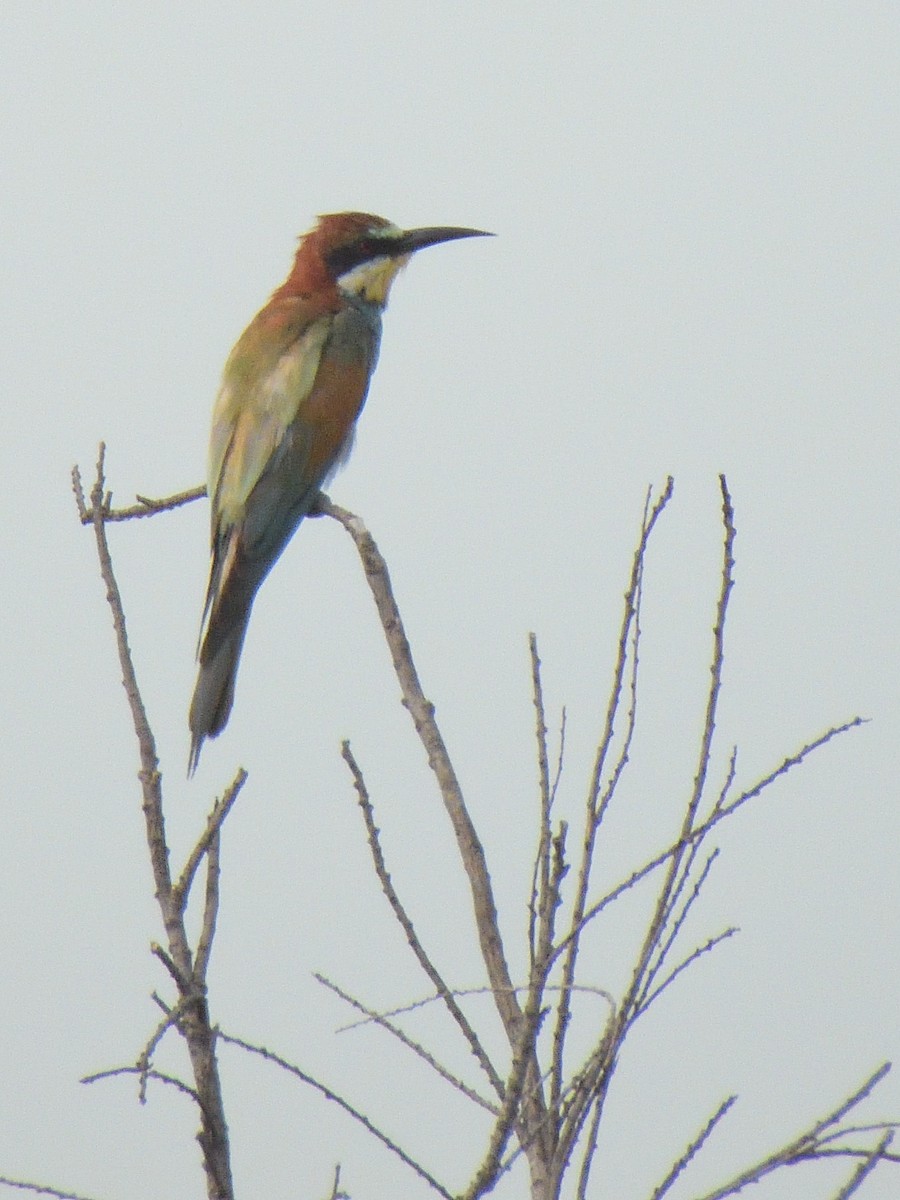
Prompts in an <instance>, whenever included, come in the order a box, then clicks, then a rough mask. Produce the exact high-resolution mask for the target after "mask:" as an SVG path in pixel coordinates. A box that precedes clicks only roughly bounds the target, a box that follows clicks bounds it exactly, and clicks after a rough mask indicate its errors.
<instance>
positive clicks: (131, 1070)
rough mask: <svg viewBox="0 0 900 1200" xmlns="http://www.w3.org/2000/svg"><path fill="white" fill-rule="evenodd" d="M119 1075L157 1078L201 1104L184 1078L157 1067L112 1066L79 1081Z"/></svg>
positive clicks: (95, 1080)
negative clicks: (159, 1069)
mask: <svg viewBox="0 0 900 1200" xmlns="http://www.w3.org/2000/svg"><path fill="white" fill-rule="evenodd" d="M117 1075H146V1076H147V1077H148V1078H149V1079H157V1080H158V1081H159V1082H160V1083H167V1084H168V1085H169V1086H170V1087H173V1088H175V1090H176V1091H178V1092H181V1093H182V1094H183V1095H185V1096H189V1097H190V1099H191V1100H193V1101H194V1103H195V1104H200V1097H199V1095H198V1094H197V1092H195V1091H194V1089H193V1088H192V1087H189V1086H188V1085H187V1084H186V1083H185V1082H184V1081H183V1080H181V1079H178V1078H176V1077H175V1076H174V1075H166V1074H165V1073H164V1072H162V1071H157V1070H156V1069H154V1070H152V1071H144V1070H143V1069H142V1068H141V1067H135V1066H129V1067H112V1068H111V1069H110V1070H109V1071H95V1072H94V1073H93V1074H92V1075H84V1076H83V1077H82V1078H81V1079H80V1080H79V1083H99V1082H100V1081H101V1080H103V1079H114V1078H115V1077H116V1076H117Z"/></svg>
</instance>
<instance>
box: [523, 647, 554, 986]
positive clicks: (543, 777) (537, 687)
mask: <svg viewBox="0 0 900 1200" xmlns="http://www.w3.org/2000/svg"><path fill="white" fill-rule="evenodd" d="M528 646H529V650H530V653H531V694H532V701H533V703H534V717H535V738H536V740H537V758H538V782H539V795H540V819H539V830H540V832H539V835H538V847H537V852H536V854H535V860H534V868H533V870H532V873H531V896H530V899H529V903H528V913H529V916H528V946H529V952H530V955H531V962H532V965H533V964H534V960H535V957H536V956H537V918H538V907H539V904H540V900H539V897H541V896H546V894H547V885H548V883H549V879H550V764H549V761H548V758H547V721H546V718H545V715H544V693H543V687H542V685H541V660H540V658H539V657H538V648H537V637H536V636H535V635H534V634H533V633H531V634H529V635H528Z"/></svg>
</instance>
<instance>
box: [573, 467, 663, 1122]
mask: <svg viewBox="0 0 900 1200" xmlns="http://www.w3.org/2000/svg"><path fill="white" fill-rule="evenodd" d="M674 487H675V483H674V480H673V479H672V477H671V476H670V477H669V478H668V479H667V481H666V486H665V488H664V489H663V491H662V493H661V494H660V495H659V497H658V498H657V500H656V502H655V503H654V504H653V505H652V507H651V503H650V501H651V496H652V493H651V491H650V489H648V491H647V498H646V501H645V505H644V514H643V517H642V519H641V532H640V536H639V538H638V544H637V547H636V549H635V552H634V556H633V558H632V562H631V576H630V579H629V582H628V588H627V590H626V592H625V606H624V609H623V612H622V623H621V626H620V628H619V639H618V649H617V653H616V661H615V665H614V667H613V678H612V683H611V685H610V690H609V701H608V704H607V709H606V719H605V723H604V727H603V731H602V733H601V735H600V740H599V742H598V745H597V754H596V757H595V759H594V767H593V771H592V775H591V782H590V785H589V787H588V795H587V803H586V809H585V825H584V838H583V842H582V851H581V862H580V866H579V871H578V882H577V887H576V895H575V902H574V905H573V908H572V916H571V921H570V923H569V933H568V935H567V937H566V938H565V939H564V941H563V942H562V943H561V944H560V945H559V946H558V947H557V948H556V951H555V953H554V957H557V956H558V954H559V952H560V951H561V949H562V947H563V946H564V947H565V951H564V954H565V957H564V959H563V990H562V994H561V996H560V1002H559V1005H558V1007H557V1012H556V1021H555V1023H554V1029H553V1051H552V1053H553V1070H552V1073H551V1083H550V1088H551V1099H550V1107H551V1108H555V1107H557V1106H558V1104H559V1098H560V1096H561V1094H562V1090H563V1078H564V1075H563V1067H564V1061H563V1060H564V1054H565V1041H566V1033H567V1030H568V1027H569V1022H570V1020H571V985H572V983H573V982H574V979H575V967H576V962H577V958H578V946H579V940H580V937H581V933H582V931H583V929H584V927H585V924H586V922H585V919H584V918H585V908H586V906H587V897H588V889H589V886H590V877H591V867H592V864H593V861H594V845H595V842H596V838H597V831H598V829H599V825H600V821H601V820H602V819H603V816H604V814H605V812H606V809H607V807H608V805H609V803H610V800H611V797H612V786H613V784H612V780H618V778H619V775H620V774H621V770H622V769H623V768H624V763H625V761H626V759H627V753H628V750H627V747H628V745H629V744H630V740H631V734H632V733H633V729H634V718H635V712H636V686H637V681H636V676H635V674H634V672H632V689H631V715H630V718H629V722H628V727H627V729H626V734H625V743H624V745H623V749H622V753H621V754H620V756H619V762H618V764H617V766H616V768H614V770H613V773H612V780H611V781H610V785H608V786H607V788H606V790H605V791H603V779H604V775H605V773H606V761H607V758H608V756H609V753H610V749H611V747H612V743H613V738H614V736H615V731H616V720H617V717H618V715H619V709H620V705H621V697H622V688H623V686H624V681H625V672H626V669H627V666H628V661H629V653H630V648H631V647H632V646H633V647H634V652H636V650H637V647H636V645H634V643H633V642H632V627H633V625H634V624H635V621H636V618H637V615H638V605H639V602H640V594H641V580H642V577H643V570H644V560H645V558H646V554H647V546H648V544H649V540H650V536H651V534H652V533H653V530H654V528H655V527H656V523H657V521H658V520H659V518H660V517H661V516H662V514H663V512H664V511H665V508H666V506H667V505H668V503H669V501H670V500H671V498H672V494H673V491H674ZM601 793H602V795H601Z"/></svg>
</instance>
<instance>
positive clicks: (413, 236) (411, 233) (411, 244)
mask: <svg viewBox="0 0 900 1200" xmlns="http://www.w3.org/2000/svg"><path fill="white" fill-rule="evenodd" d="M493 236H494V234H492V233H486V232H485V231H484V230H483V229H461V228H460V227H459V226H456V225H434V226H429V227H428V228H427V229H407V230H406V231H405V232H404V233H403V234H401V236H400V237H399V238H394V239H392V244H391V251H392V253H393V254H415V252H416V251H417V250H424V249H425V247H426V246H436V245H437V244H438V243H439V242H455V241H457V240H458V239H459V238H470V237H493Z"/></svg>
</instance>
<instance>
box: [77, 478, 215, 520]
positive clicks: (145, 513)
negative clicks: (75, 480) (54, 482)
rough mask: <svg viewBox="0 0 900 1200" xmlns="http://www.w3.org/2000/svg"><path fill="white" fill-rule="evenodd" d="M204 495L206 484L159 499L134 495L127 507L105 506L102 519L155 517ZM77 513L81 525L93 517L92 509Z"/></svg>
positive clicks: (200, 498)
mask: <svg viewBox="0 0 900 1200" xmlns="http://www.w3.org/2000/svg"><path fill="white" fill-rule="evenodd" d="M77 470H78V468H77V467H76V468H75V471H77ZM79 478H80V477H79ZM205 495H206V485H205V484H201V485H200V486H199V487H193V488H188V489H187V491H184V492H176V493H175V494H174V495H173V496H166V497H164V498H163V499H161V500H150V499H148V497H146V496H135V500H136V501H137V503H136V504H132V505H130V506H129V507H128V508H110V507H107V508H106V511H105V512H104V514H103V519H104V521H133V520H136V519H138V518H140V517H155V516H156V515H157V514H158V513H162V512H171V510H172V509H173V508H181V506H182V505H184V504H190V503H192V501H194V500H202V499H203V497H204V496H205ZM76 497H77V493H76ZM78 515H79V517H80V519H81V523H82V525H90V523H91V522H92V521H93V519H94V513H93V511H92V510H91V509H88V508H84V509H81V508H79V514H78Z"/></svg>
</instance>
